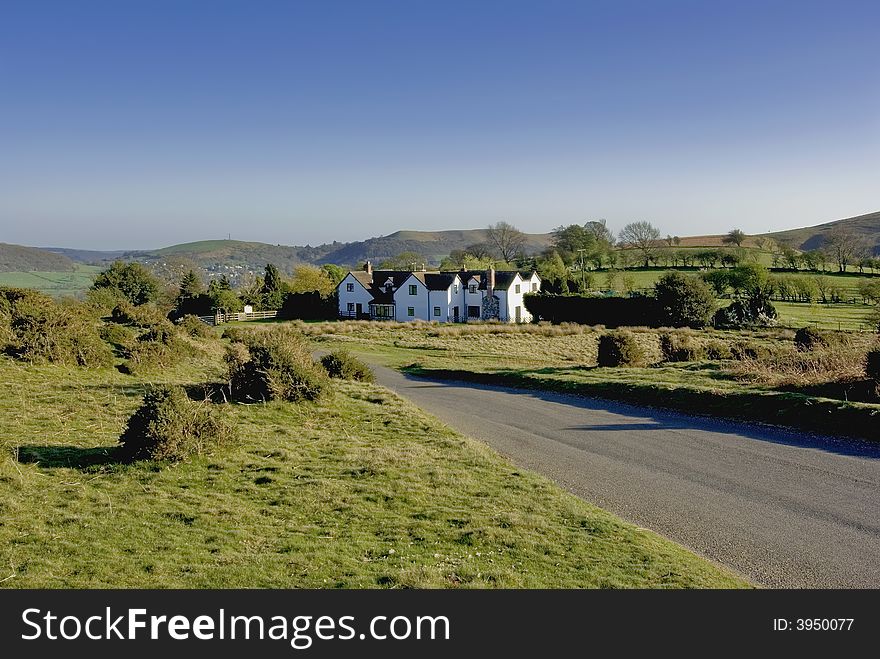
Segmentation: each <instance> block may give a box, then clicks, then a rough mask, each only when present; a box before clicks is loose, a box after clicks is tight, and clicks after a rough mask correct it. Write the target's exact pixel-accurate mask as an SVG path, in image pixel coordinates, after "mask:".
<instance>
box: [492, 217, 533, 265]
mask: <svg viewBox="0 0 880 659" xmlns="http://www.w3.org/2000/svg"><path fill="white" fill-rule="evenodd" d="M486 240H487V242H488V243H489V244H490V245H492V247H494V248H495V251H496V253H497V254H498V255H499V256H500V257H501V260H502V261H504V262H506V263H510V262H512V261H513V260H514V259H515V258H516V257H517V256H518V255H519V254H521V253H522V251H523V248H524V247H525V245H526V234H524V233H523V232H522V231H520V230H519V229H517V228H516V227H515V226H513V225H512V224H508V223H507V222H496V223H495V224H491V225H489V228H488V229H486Z"/></svg>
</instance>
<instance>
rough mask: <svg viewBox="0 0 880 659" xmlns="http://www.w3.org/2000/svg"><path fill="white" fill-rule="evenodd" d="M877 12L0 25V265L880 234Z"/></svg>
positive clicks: (491, 12) (599, 7)
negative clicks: (790, 233) (484, 239)
mask: <svg viewBox="0 0 880 659" xmlns="http://www.w3.org/2000/svg"><path fill="white" fill-rule="evenodd" d="M878 25H880V3H877V2H840V1H837V2H822V3H816V2H772V1H764V2H746V1H737V2H735V3H727V2H660V1H656V2H637V1H627V0H617V1H614V2H611V1H608V2H604V1H603V2H587V1H581V2H562V1H558V0H541V1H538V0H536V1H534V2H517V1H515V0H505V1H498V2H477V1H472V2H457V1H453V0H444V1H442V2H424V1H419V0H406V1H404V0H400V1H384V0H383V1H375V2H373V1H367V0H363V1H360V2H341V1H336V0H323V1H320V2H319V1H315V2H269V1H261V2H244V1H241V2H228V1H222V0H220V1H217V0H214V1H211V2H207V1H206V2H194V1H186V0H179V1H175V2H172V1H168V0H152V1H150V2H146V1H144V2H138V1H130V2H115V1H107V2H91V1H86V0H77V2H41V1H40V0H31V1H28V2H20V3H19V2H4V3H3V4H2V5H0V241H2V242H14V243H23V244H30V245H57V246H76V247H90V248H98V249H113V248H148V247H159V246H163V245H168V244H173V243H178V242H185V241H190V240H199V239H207V238H221V237H225V236H226V235H227V234H228V233H231V234H232V236H233V237H234V238H238V239H242V240H260V241H266V242H271V243H282V244H306V243H310V244H316V243H320V242H325V241H328V242H329V241H332V240H340V241H345V240H355V239H363V238H366V237H369V236H373V235H383V234H388V233H390V232H392V231H395V230H397V229H404V228H406V229H425V230H436V229H450V228H477V227H484V226H486V225H487V224H489V223H491V222H495V221H498V220H501V219H504V220H507V221H509V222H512V223H514V224H516V225H517V226H519V227H520V228H522V229H523V230H526V231H532V232H544V231H548V230H550V229H552V228H553V227H554V226H557V225H559V224H568V223H572V222H583V221H585V220H588V219H596V218H606V219H607V221H608V223H609V225H610V226H611V227H612V228H613V229H619V228H620V227H622V226H623V225H624V224H626V223H627V222H630V221H634V220H649V221H651V222H653V223H654V224H655V225H657V226H658V227H659V228H660V229H661V231H662V232H663V233H664V234H665V233H671V234H678V235H689V234H701V233H720V232H724V231H727V230H728V229H730V228H731V227H734V226H738V227H742V228H743V229H744V230H746V231H747V232H763V231H767V230H775V229H780V228H788V227H795V226H804V225H809V224H817V223H820V222H823V221H827V220H830V219H836V218H840V217H846V216H850V215H855V214H859V213H865V212H870V211H874V210H878V209H880V155H878V154H880V50H878V48H877V28H878Z"/></svg>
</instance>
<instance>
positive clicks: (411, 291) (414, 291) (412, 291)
mask: <svg viewBox="0 0 880 659" xmlns="http://www.w3.org/2000/svg"><path fill="white" fill-rule="evenodd" d="M409 294H410V295H418V294H419V287H418V285H417V284H410V285H409Z"/></svg>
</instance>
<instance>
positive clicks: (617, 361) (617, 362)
mask: <svg viewBox="0 0 880 659" xmlns="http://www.w3.org/2000/svg"><path fill="white" fill-rule="evenodd" d="M597 361H598V364H599V366H644V365H645V352H644V350H642V347H641V346H640V345H639V344H638V342H637V341H636V337H635V336H634V335H633V334H632V332H628V331H626V330H620V331H617V332H609V333H608V334H603V335H602V336H600V337H599V354H598V357H597Z"/></svg>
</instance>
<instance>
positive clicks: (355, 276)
mask: <svg viewBox="0 0 880 659" xmlns="http://www.w3.org/2000/svg"><path fill="white" fill-rule="evenodd" d="M540 290H541V278H540V277H539V276H538V273H536V272H534V271H531V272H519V271H516V270H498V271H496V270H495V269H494V268H489V269H488V270H461V271H459V272H436V271H435V272H428V271H421V272H410V271H406V270H373V267H372V265H371V264H370V262H369V261H367V264H366V266H364V269H363V270H358V271H350V272H349V273H348V274H347V275H346V276H345V278H344V279H343V280H342V281H341V282H340V283H339V286H338V287H337V291H338V293H339V316H340V317H341V318H362V319H373V320H397V321H400V322H407V321H413V320H427V321H438V322H441V323H463V322H468V321H477V320H499V321H501V322H509V323H527V322H530V321H531V320H532V315H531V314H530V313H529V312H528V310H526V307H525V304H524V302H523V296H524V295H525V294H526V293H537V292H538V291H540Z"/></svg>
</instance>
